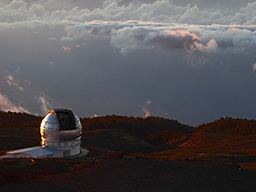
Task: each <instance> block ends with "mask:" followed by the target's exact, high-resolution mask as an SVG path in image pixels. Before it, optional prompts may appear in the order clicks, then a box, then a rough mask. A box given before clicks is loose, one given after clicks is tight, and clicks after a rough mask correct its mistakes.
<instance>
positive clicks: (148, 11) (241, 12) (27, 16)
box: [0, 0, 256, 25]
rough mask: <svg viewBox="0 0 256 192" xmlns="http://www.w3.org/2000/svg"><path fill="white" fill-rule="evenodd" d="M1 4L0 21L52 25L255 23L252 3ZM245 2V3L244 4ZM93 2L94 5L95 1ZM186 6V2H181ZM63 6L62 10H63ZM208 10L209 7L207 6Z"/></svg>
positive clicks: (49, 0) (17, 0) (19, 1)
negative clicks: (65, 22)
mask: <svg viewBox="0 0 256 192" xmlns="http://www.w3.org/2000/svg"><path fill="white" fill-rule="evenodd" d="M8 2H9V3H6V4H5V3H2V4H3V5H2V6H1V8H0V18H1V19H0V22H8V23H10V22H27V21H36V20H38V21H46V22H50V23H51V22H56V21H61V20H69V21H74V22H85V21H93V20H106V21H117V20H118V21H126V20H140V21H151V22H164V23H173V22H174V23H186V24H224V25H227V24H245V25H251V24H255V22H256V13H255V9H256V2H251V3H250V2H249V1H247V2H248V4H247V5H246V4H245V5H244V7H237V9H234V10H219V9H218V8H219V7H221V6H219V7H216V8H208V9H207V8H202V9H199V7H198V5H197V4H194V5H193V4H185V5H183V6H181V5H176V4H174V3H172V1H169V0H159V1H155V2H152V3H142V2H139V1H136V3H135V1H134V2H130V3H129V4H126V5H122V4H121V3H118V2H122V1H114V0H106V1H103V3H102V5H101V7H98V8H95V9H87V8H85V7H86V6H83V4H82V3H81V1H80V4H78V5H77V6H76V5H75V3H73V6H70V5H72V2H71V1H64V2H63V1H61V2H60V1H53V0H47V1H39V0H38V1H33V2H31V1H25V0H24V1H23V0H14V1H11V2H10V1H8ZM245 2H246V1H245ZM95 3H96V2H95ZM184 3H186V2H184ZM198 3H199V4H202V3H203V2H202V1H198ZM63 6H65V7H63ZM211 7H212V6H211Z"/></svg>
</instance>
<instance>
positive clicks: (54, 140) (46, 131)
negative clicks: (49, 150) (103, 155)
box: [40, 109, 82, 155]
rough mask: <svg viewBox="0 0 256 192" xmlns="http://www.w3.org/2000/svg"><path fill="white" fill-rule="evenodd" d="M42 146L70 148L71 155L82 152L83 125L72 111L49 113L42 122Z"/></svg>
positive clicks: (59, 110) (62, 110) (64, 110)
mask: <svg viewBox="0 0 256 192" xmlns="http://www.w3.org/2000/svg"><path fill="white" fill-rule="evenodd" d="M40 133H41V139H42V142H41V144H42V146H44V147H53V148H62V149H63V148H65V149H66V148H70V151H71V154H73V155H75V154H77V153H79V152H80V143H81V134H82V125H81V122H80V120H79V118H78V117H77V116H76V115H75V114H74V113H73V112H72V111H71V110H70V109H56V110H51V111H49V112H48V113H47V115H46V116H45V117H44V119H43V120H42V122H41V126H40Z"/></svg>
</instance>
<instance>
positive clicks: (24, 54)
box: [0, 0, 256, 124]
mask: <svg viewBox="0 0 256 192" xmlns="http://www.w3.org/2000/svg"><path fill="white" fill-rule="evenodd" d="M195 2H196V3H194V2H193V3H190V1H188V0H179V1H178V0H172V1H168V0H161V1H160V0H159V1H153V0H152V1H146V0H142V1H130V0H123V1H122V0H118V1H114V0H106V1H100V0H97V1H92V0H88V1H82V0H77V1H71V0H64V1H61V0H37V1H31V0H14V1H12V0H3V1H0V58H1V63H0V67H1V71H0V75H1V76H0V77H1V79H0V86H1V88H0V109H1V110H4V111H8V110H11V111H20V112H31V113H36V114H44V113H46V112H47V110H48V109H50V108H59V107H70V108H73V109H74V110H75V111H77V112H76V113H78V114H79V115H81V116H93V115H94V114H97V115H106V114H113V113H114V114H121V115H134V116H149V115H157V116H164V117H169V118H173V119H177V120H180V121H182V122H186V123H189V124H199V123H203V122H206V121H210V120H214V119H216V118H218V117H220V116H234V117H248V118H255V117H254V111H255V110H254V109H255V108H253V107H251V106H256V102H255V99H254V98H255V97H256V91H255V90H256V84H255V82H256V74H255V70H256V64H255V63H256V56H255V49H256V11H255V10H256V2H255V1H252V0H246V1H243V2H241V1H232V2H233V4H232V6H229V3H231V2H230V1H229V0H225V1H220V0H219V1H216V3H213V1H210V0H197V1H195ZM228 7H230V9H227V8H228Z"/></svg>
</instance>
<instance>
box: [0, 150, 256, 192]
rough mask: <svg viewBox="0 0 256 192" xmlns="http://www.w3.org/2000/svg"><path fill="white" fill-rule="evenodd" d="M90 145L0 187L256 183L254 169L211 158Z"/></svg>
mask: <svg viewBox="0 0 256 192" xmlns="http://www.w3.org/2000/svg"><path fill="white" fill-rule="evenodd" d="M90 151H91V153H89V154H88V156H86V157H83V158H78V159H73V160H72V162H73V163H74V162H76V161H77V162H79V163H78V164H77V165H76V166H73V167H74V168H72V169H70V170H69V171H67V172H64V173H54V172H53V173H49V172H46V173H45V174H44V173H43V172H41V174H40V172H39V174H38V176H35V177H33V178H30V179H29V177H28V179H23V180H19V179H16V180H13V181H12V180H9V181H8V182H6V183H2V184H1V185H0V191H37V192H40V191H63V192H65V191H171V192H183V191H190V192H193V191H195V192H201V191H202V192H204V191H207V192H211V191H212V192H215V191H218V192H222V191H223V192H226V191H239V192H240V191H247V192H248V191H255V188H256V182H255V181H256V172H254V171H249V170H243V169H242V170H241V169H239V166H236V165H228V164H224V163H220V162H212V161H189V160H184V161H158V160H155V159H146V158H141V157H139V156H136V155H132V154H127V153H124V152H113V151H106V150H99V149H94V148H90ZM49 161H50V160H49ZM62 161H63V160H62ZM64 161H65V160H64ZM66 161H70V160H66ZM45 163H46V161H45ZM52 163H54V162H52ZM20 164H21V163H20ZM20 164H19V165H18V164H17V166H23V169H24V170H25V169H26V167H27V168H29V166H31V165H30V164H29V163H27V164H26V163H25V164H24V162H23V165H20ZM63 165H64V164H63ZM49 166H50V165H49ZM64 166H65V165H64ZM66 166H67V165H66ZM32 173H33V172H32ZM20 176H22V175H20ZM14 177H15V176H14Z"/></svg>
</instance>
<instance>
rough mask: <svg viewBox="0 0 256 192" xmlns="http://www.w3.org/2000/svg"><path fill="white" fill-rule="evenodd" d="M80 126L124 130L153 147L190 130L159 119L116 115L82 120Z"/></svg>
mask: <svg viewBox="0 0 256 192" xmlns="http://www.w3.org/2000/svg"><path fill="white" fill-rule="evenodd" d="M82 126H83V129H85V130H86V131H91V130H98V129H119V130H124V131H126V132H127V133H128V134H130V135H132V136H134V137H137V138H139V139H141V140H144V141H147V142H148V143H150V144H153V145H161V144H164V143H166V142H168V141H169V140H172V139H174V138H177V137H178V136H181V135H184V134H187V133H189V132H190V131H191V130H192V127H190V126H188V125H183V124H181V123H179V122H178V121H175V120H170V119H164V118H160V117H148V118H140V117H137V118H134V117H126V116H116V115H112V116H109V115H107V116H105V117H97V118H84V119H82Z"/></svg>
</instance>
